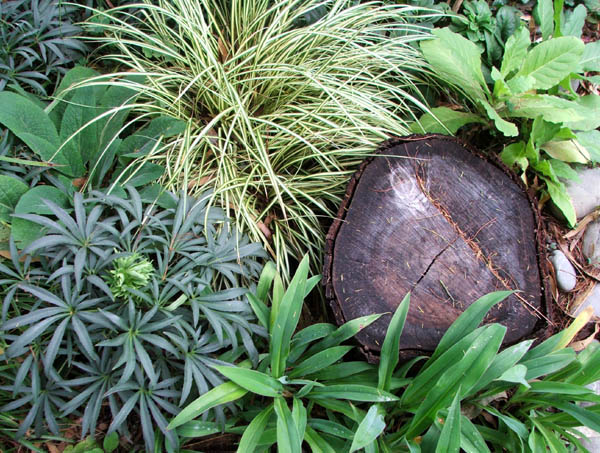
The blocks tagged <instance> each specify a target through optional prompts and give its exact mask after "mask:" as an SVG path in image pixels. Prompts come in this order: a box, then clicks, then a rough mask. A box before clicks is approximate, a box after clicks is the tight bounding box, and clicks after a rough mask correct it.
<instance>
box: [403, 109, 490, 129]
mask: <svg viewBox="0 0 600 453" xmlns="http://www.w3.org/2000/svg"><path fill="white" fill-rule="evenodd" d="M471 123H480V124H485V121H484V120H483V119H482V118H481V116H479V115H477V114H476V113H469V112H461V111H459V110H452V109H449V108H448V107H436V108H434V109H431V113H425V114H424V115H423V116H421V118H419V122H415V123H413V124H412V125H411V127H410V130H411V131H412V132H414V133H415V134H426V133H431V134H447V133H451V134H456V132H457V131H458V130H459V129H460V128H461V127H463V126H464V125H466V124H471Z"/></svg>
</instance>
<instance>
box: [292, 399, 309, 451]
mask: <svg viewBox="0 0 600 453" xmlns="http://www.w3.org/2000/svg"><path fill="white" fill-rule="evenodd" d="M292 418H293V419H294V424H295V425H296V429H297V430H298V436H299V438H300V443H302V439H304V432H305V431H306V421H307V413H306V408H305V407H304V404H302V400H301V399H300V398H297V397H295V396H294V398H293V402H292Z"/></svg>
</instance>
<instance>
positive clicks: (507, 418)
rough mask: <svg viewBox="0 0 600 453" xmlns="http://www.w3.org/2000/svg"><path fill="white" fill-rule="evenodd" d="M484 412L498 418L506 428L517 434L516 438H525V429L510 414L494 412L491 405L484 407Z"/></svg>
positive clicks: (526, 431)
mask: <svg viewBox="0 0 600 453" xmlns="http://www.w3.org/2000/svg"><path fill="white" fill-rule="evenodd" d="M484 410H485V411H486V412H489V413H490V414H492V415H495V416H496V417H498V418H499V419H500V420H501V421H502V422H503V423H504V424H505V425H506V426H508V428H509V429H510V430H511V431H513V432H514V433H515V434H517V436H519V437H520V438H521V439H526V438H527V434H528V430H527V427H526V426H525V425H524V424H523V423H521V422H520V421H519V420H517V419H516V418H515V417H514V416H513V415H512V414H503V413H501V412H500V411H498V410H496V409H495V408H494V407H493V406H492V405H486V406H485V409H484Z"/></svg>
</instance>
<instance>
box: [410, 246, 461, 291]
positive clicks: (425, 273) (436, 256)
mask: <svg viewBox="0 0 600 453" xmlns="http://www.w3.org/2000/svg"><path fill="white" fill-rule="evenodd" d="M454 242H456V239H455V240H454V241H452V242H450V243H449V244H448V245H447V246H446V247H444V248H443V249H442V250H441V251H440V252H439V253H438V254H437V255H435V256H434V257H433V259H432V260H431V263H429V266H427V269H425V271H424V272H423V273H422V274H421V276H420V277H419V279H418V280H417V282H416V283H415V284H414V285H413V287H412V288H411V289H410V292H413V291H414V290H415V288H416V287H417V286H419V283H421V280H423V278H425V276H426V275H427V272H429V269H431V267H432V266H433V264H434V263H435V262H436V260H437V259H438V258H439V257H440V256H442V255H443V253H444V252H445V251H446V250H448V249H449V248H450V247H452V245H453V244H454Z"/></svg>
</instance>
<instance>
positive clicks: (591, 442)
mask: <svg viewBox="0 0 600 453" xmlns="http://www.w3.org/2000/svg"><path fill="white" fill-rule="evenodd" d="M596 435H600V434H598V433H596ZM581 445H583V446H584V448H587V449H588V450H589V451H592V452H594V451H596V452H598V451H600V437H588V438H587V439H581Z"/></svg>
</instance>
